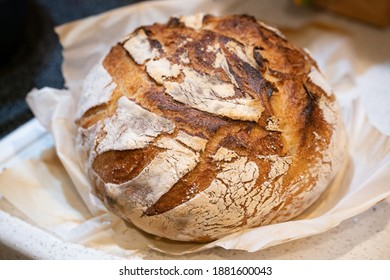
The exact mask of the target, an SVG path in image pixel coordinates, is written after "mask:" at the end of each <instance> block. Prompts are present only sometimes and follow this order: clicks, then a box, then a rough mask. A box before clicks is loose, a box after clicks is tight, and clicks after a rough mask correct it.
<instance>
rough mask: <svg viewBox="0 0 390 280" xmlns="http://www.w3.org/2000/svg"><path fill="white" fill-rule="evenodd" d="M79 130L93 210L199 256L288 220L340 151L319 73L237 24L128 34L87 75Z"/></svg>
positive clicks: (176, 24)
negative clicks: (191, 247)
mask: <svg viewBox="0 0 390 280" xmlns="http://www.w3.org/2000/svg"><path fill="white" fill-rule="evenodd" d="M76 119H77V120H76V123H77V126H78V135H77V148H78V151H79V152H80V156H81V159H82V162H83V164H84V167H85V170H86V172H87V173H88V176H89V178H90V180H91V183H92V185H93V186H94V191H95V192H96V194H97V196H98V197H99V198H100V199H101V200H102V201H103V202H104V204H105V205H106V206H107V208H108V209H109V210H110V211H112V212H113V213H115V214H116V215H118V216H119V217H121V218H123V219H124V220H126V221H128V222H131V223H133V224H135V225H136V226H137V227H139V228H140V229H142V230H144V231H146V232H148V233H151V234H154V235H157V236H161V237H165V238H169V239H173V240H182V241H198V242H205V241H210V240H215V239H217V238H221V237H223V236H225V235H227V234H229V233H233V232H237V231H240V230H244V229H248V228H253V227H257V226H262V225H267V224H271V223H278V222H282V221H287V220H289V219H291V218H293V217H295V216H297V215H298V214H300V213H301V212H302V211H304V210H305V209H307V208H308V207H309V206H310V205H311V204H312V203H313V202H314V201H316V200H317V199H318V197H319V196H320V195H321V193H322V192H323V191H324V190H325V189H326V187H327V186H328V185H329V183H330V182H331V180H332V179H333V178H334V176H335V174H336V173H337V171H338V169H339V167H340V163H341V161H342V158H343V151H344V150H345V139H344V132H343V126H342V122H341V118H340V116H339V109H338V107H337V104H336V101H335V96H334V95H333V94H332V92H331V89H330V87H329V85H328V84H327V82H326V81H325V80H324V77H323V75H322V74H321V72H320V71H319V69H318V66H317V64H316V62H315V61H314V60H313V58H311V57H310V55H309V54H308V53H307V52H306V51H304V50H302V49H300V48H297V47H295V46H294V45H292V44H291V43H290V42H289V41H288V40H287V39H286V38H285V37H284V36H283V35H282V34H281V33H280V31H278V30H277V29H275V28H272V27H269V26H267V25H265V24H264V23H262V22H260V21H258V20H256V19H255V18H254V17H251V16H247V15H234V16H223V17H215V16H210V15H201V14H199V15H194V16H187V17H180V18H177V17H172V18H171V19H170V20H169V21H168V23H166V24H153V25H150V26H143V27H139V28H137V29H136V30H135V31H134V32H132V33H131V34H130V35H128V36H127V37H126V38H124V39H123V40H122V41H121V42H119V43H118V44H116V45H115V46H114V47H112V49H111V50H110V52H109V53H108V55H107V56H106V57H105V58H104V60H102V62H101V63H100V64H98V65H97V66H96V67H95V68H94V69H93V70H91V72H90V74H89V75H88V77H87V78H86V81H85V85H84V90H83V95H82V97H81V99H80V103H79V107H78V111H77V116H76Z"/></svg>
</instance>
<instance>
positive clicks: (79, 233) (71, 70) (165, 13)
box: [0, 0, 390, 258]
mask: <svg viewBox="0 0 390 280" xmlns="http://www.w3.org/2000/svg"><path fill="white" fill-rule="evenodd" d="M198 12H202V13H209V14H215V15H222V14H241V13H247V14H250V15H253V16H256V17H257V18H258V19H260V20H262V21H264V22H266V23H268V24H271V25H274V26H277V27H278V28H280V29H281V30H282V31H283V32H284V34H285V35H286V36H287V38H288V39H290V40H291V41H293V42H294V43H296V44H297V45H299V46H301V47H305V48H306V49H308V50H309V51H310V52H311V54H312V56H313V57H314V58H315V59H316V60H317V62H318V64H319V66H320V68H321V69H322V71H323V73H324V75H325V76H326V77H327V79H328V80H329V81H330V84H331V85H332V87H333V89H334V91H335V93H336V96H337V99H338V101H339V103H340V106H341V110H342V115H343V119H344V123H345V127H346V131H347V135H348V141H349V145H348V159H347V160H346V162H345V163H344V166H343V168H342V170H341V171H340V173H339V174H338V176H337V177H336V178H335V180H334V181H333V183H332V184H331V186H330V187H329V188H328V189H327V191H326V192H325V193H324V194H323V195H322V196H321V198H320V199H319V200H318V201H317V202H316V203H315V204H314V205H313V206H311V207H310V208H309V209H308V210H307V211H305V213H303V214H302V215H300V216H299V217H297V218H295V219H294V220H293V221H289V222H284V223H280V224H274V225H268V226H263V227H259V228H254V229H250V230H245V231H242V232H237V233H234V234H231V235H228V236H226V237H224V238H222V239H219V240H216V241H214V242H210V243H207V244H197V243H188V242H174V241H169V240H165V239H162V238H156V237H154V236H151V235H148V234H145V233H143V232H141V231H139V230H138V229H137V228H135V227H134V226H132V225H130V224H125V223H124V222H123V221H122V220H120V219H119V218H117V217H116V216H114V215H112V214H110V213H108V212H107V210H106V209H105V207H104V205H103V204H102V203H101V202H100V201H99V200H98V199H97V198H96V196H95V195H94V194H93V193H92V192H91V186H90V184H89V182H88V179H87V177H86V176H85V174H84V173H83V172H82V170H80V167H79V164H78V156H77V154H76V152H75V149H74V147H75V144H74V135H75V126H74V119H73V118H74V115H75V114H74V112H75V104H77V102H78V98H79V96H80V93H81V88H82V83H83V80H84V78H85V77H86V75H87V73H88V72H89V70H90V69H91V68H92V67H93V66H94V65H95V64H96V63H97V62H98V61H99V60H100V59H102V57H103V56H104V55H105V54H106V53H107V52H108V51H109V49H110V47H111V46H112V45H113V44H115V43H116V42H117V41H119V40H120V39H121V38H123V37H124V36H125V35H126V34H128V33H130V32H131V31H132V30H134V29H135V28H136V27H137V26H139V25H145V24H152V23H153V22H165V21H166V20H167V19H168V18H169V17H170V16H172V15H190V14H194V13H198ZM56 32H57V33H58V35H59V38H60V40H61V44H62V45H63V48H64V49H63V56H64V62H63V69H62V70H63V74H64V77H65V80H66V87H67V89H64V90H57V89H52V88H43V89H39V90H37V89H35V90H33V91H32V92H30V93H29V95H28V98H27V101H28V104H29V106H30V108H31V109H32V110H33V112H34V114H35V116H36V117H37V118H38V120H39V121H40V122H41V123H42V124H43V125H44V126H45V127H46V128H47V130H48V131H49V132H50V133H51V134H52V136H53V139H54V142H55V150H54V148H53V147H49V149H48V151H47V152H45V153H44V154H43V155H42V157H41V158H39V159H33V160H30V161H27V162H20V163H18V164H17V165H15V166H14V167H13V168H10V169H7V170H6V171H4V172H3V173H2V174H1V175H0V193H1V194H2V195H3V196H4V197H5V198H6V199H7V200H8V201H10V202H11V203H12V204H13V205H14V206H15V207H16V208H17V209H18V210H20V211H21V212H23V213H24V214H25V215H26V216H28V217H29V219H31V220H32V221H33V222H34V223H36V225H37V226H39V227H42V228H44V229H46V230H47V231H48V232H50V233H52V234H53V235H56V236H59V237H60V238H62V239H64V240H66V241H71V242H76V243H80V244H84V245H86V246H89V247H93V248H97V249H100V250H104V251H106V252H109V253H111V254H115V255H117V256H120V257H124V258H130V257H131V256H134V255H136V254H137V252H140V251H141V250H142V249H145V248H154V249H156V250H159V251H162V252H165V253H170V254H185V253H190V252H197V251H201V250H205V249H208V248H213V247H217V246H219V247H223V248H226V249H239V250H246V251H248V252H254V251H258V250H261V249H264V248H267V247H270V246H273V245H277V244H281V243H284V242H287V241H290V240H294V239H298V238H303V237H305V236H309V235H313V234H318V233H321V232H324V231H326V230H329V229H331V228H333V227H335V226H337V225H338V224H339V223H341V222H342V221H344V220H346V219H348V218H350V217H353V216H355V215H357V214H359V213H361V212H363V211H365V210H366V209H368V208H369V207H371V206H372V205H374V204H376V203H377V202H379V201H381V200H383V199H385V198H386V197H388V196H389V195H390V184H389V182H390V137H389V135H390V112H389V108H390V92H389V89H388V87H387V86H386V84H387V83H386V82H387V81H388V80H389V78H390V57H389V53H388V50H389V49H390V45H389V44H390V36H389V35H390V30H389V29H387V30H386V29H385V30H379V29H373V28H372V27H370V26H365V25H363V24H360V23H356V22H349V21H347V20H345V19H342V18H337V17H333V16H331V15H328V14H325V13H321V12H314V11H307V10H301V9H299V8H297V7H294V6H293V5H292V4H291V1H288V0H285V1H266V0H264V1H254V0H253V1H241V0H228V1H206V0H199V1H186V2H185V3H184V2H183V1H179V0H171V1H153V2H151V1H150V2H143V3H140V4H136V5H132V6H128V7H124V8H120V9H116V10H113V11H109V12H106V13H104V14H101V15H97V16H93V17H89V18H86V19H82V20H79V21H75V22H71V23H68V24H65V25H63V26H60V27H58V28H57V29H56ZM378 42H381V43H380V44H378Z"/></svg>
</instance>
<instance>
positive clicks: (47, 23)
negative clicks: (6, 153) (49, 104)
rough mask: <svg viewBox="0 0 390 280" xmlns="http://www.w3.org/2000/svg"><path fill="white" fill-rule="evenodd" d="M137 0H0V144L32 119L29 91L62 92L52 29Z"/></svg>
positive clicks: (55, 41) (60, 61) (59, 66)
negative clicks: (38, 89) (34, 89)
mask: <svg viewBox="0 0 390 280" xmlns="http://www.w3.org/2000/svg"><path fill="white" fill-rule="evenodd" d="M135 2H140V1H135V0H88V1H84V0H0V38H1V43H0V45H1V46H0V138H2V137H4V136H5V135H7V134H8V133H10V132H12V131H13V130H15V129H16V128H18V127H19V126H20V125H22V124H24V123H25V122H27V121H28V120H30V119H31V118H33V114H32V113H31V111H30V109H29V108H28V106H27V103H26V101H25V98H26V95H27V93H28V92H29V91H30V90H31V89H32V88H34V87H35V88H42V87H45V86H48V87H53V88H64V79H63V77H62V73H61V63H62V56H61V46H60V44H59V40H58V37H57V35H56V34H55V33H54V27H55V26H57V25H60V24H63V23H66V22H70V21H73V20H76V19H80V18H84V17H87V16H90V15H94V14H99V13H102V12H104V11H108V10H111V9H114V8H118V7H121V6H125V5H130V4H133V3H135Z"/></svg>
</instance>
